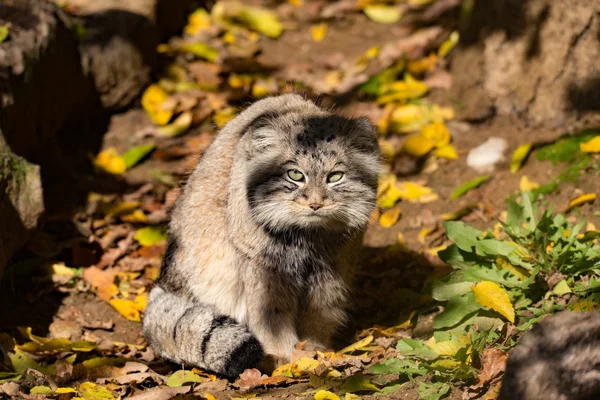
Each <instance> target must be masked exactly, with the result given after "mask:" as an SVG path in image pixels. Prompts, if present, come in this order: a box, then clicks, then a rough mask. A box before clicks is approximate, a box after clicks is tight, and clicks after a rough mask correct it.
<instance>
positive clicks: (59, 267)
mask: <svg viewBox="0 0 600 400" xmlns="http://www.w3.org/2000/svg"><path fill="white" fill-rule="evenodd" d="M52 273H53V274H56V275H65V276H74V275H75V270H74V269H73V268H69V267H67V266H66V265H65V264H63V263H56V264H52Z"/></svg>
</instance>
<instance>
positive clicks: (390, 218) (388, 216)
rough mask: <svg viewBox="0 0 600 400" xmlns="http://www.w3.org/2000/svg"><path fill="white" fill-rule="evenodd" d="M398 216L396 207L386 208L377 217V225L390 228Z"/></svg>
mask: <svg viewBox="0 0 600 400" xmlns="http://www.w3.org/2000/svg"><path fill="white" fill-rule="evenodd" d="M398 218H400V209H399V208H398V207H396V208H392V209H391V210H387V211H386V212H384V213H383V214H381V217H379V225H381V226H383V227H384V228H391V227H392V226H394V224H395V223H396V222H398Z"/></svg>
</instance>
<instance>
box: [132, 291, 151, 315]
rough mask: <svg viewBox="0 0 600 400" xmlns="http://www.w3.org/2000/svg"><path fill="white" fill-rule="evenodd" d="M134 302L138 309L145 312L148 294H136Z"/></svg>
mask: <svg viewBox="0 0 600 400" xmlns="http://www.w3.org/2000/svg"><path fill="white" fill-rule="evenodd" d="M133 304H134V305H135V308H137V310H138V311H140V312H144V311H145V310H146V306H148V296H145V295H139V296H135V299H133Z"/></svg>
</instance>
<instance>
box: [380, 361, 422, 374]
mask: <svg viewBox="0 0 600 400" xmlns="http://www.w3.org/2000/svg"><path fill="white" fill-rule="evenodd" d="M369 372H370V373H372V374H408V375H425V374H426V373H427V369H425V368H423V367H419V364H418V363H417V362H416V361H412V360H407V359H405V360H400V359H399V358H390V359H387V360H385V361H381V362H378V363H377V364H373V365H372V366H370V367H369Z"/></svg>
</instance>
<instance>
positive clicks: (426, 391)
mask: <svg viewBox="0 0 600 400" xmlns="http://www.w3.org/2000/svg"><path fill="white" fill-rule="evenodd" d="M449 393H450V385H449V384H447V383H443V382H434V383H425V382H419V397H420V398H421V399H423V400H439V399H441V398H443V397H446V395H447V394H449Z"/></svg>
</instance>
